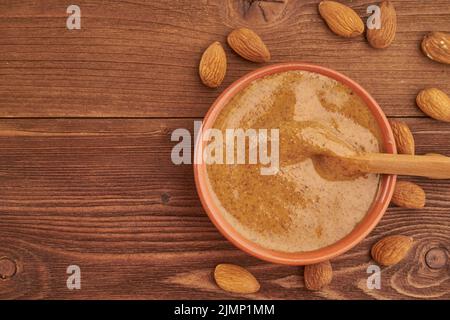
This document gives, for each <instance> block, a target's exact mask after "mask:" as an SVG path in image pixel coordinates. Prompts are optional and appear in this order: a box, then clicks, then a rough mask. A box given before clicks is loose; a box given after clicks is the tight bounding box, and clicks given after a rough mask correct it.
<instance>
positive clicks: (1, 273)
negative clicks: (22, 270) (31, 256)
mask: <svg viewBox="0 0 450 320" xmlns="http://www.w3.org/2000/svg"><path fill="white" fill-rule="evenodd" d="M16 272H17V266H16V263H15V262H14V261H13V260H11V259H10V258H8V257H1V258H0V279H3V280H5V279H9V278H11V277H13V276H14V275H15V274H16Z"/></svg>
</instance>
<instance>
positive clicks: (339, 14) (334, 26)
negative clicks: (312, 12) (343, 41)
mask: <svg viewBox="0 0 450 320" xmlns="http://www.w3.org/2000/svg"><path fill="white" fill-rule="evenodd" d="M319 12H320V15H321V16H322V18H323V19H324V20H325V22H326V23H327V25H328V27H329V28H330V29H331V30H332V31H333V32H334V33H336V34H337V35H340V36H342V37H346V38H353V37H357V36H359V35H360V34H362V33H363V32H364V22H363V21H362V20H361V18H360V17H359V16H358V14H357V13H356V12H355V11H354V10H353V9H352V8H350V7H347V6H346V5H343V4H341V3H339V2H335V1H322V2H321V3H320V4H319Z"/></svg>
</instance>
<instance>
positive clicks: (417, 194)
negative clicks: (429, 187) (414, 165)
mask: <svg viewBox="0 0 450 320" xmlns="http://www.w3.org/2000/svg"><path fill="white" fill-rule="evenodd" d="M425 198H426V196H425V191H423V189H422V188H421V187H420V186H418V185H417V184H415V183H412V182H408V181H398V182H397V184H396V185H395V189H394V195H393V196H392V202H393V203H394V204H395V205H397V206H399V207H404V208H409V209H420V208H423V207H424V206H425V201H426V199H425Z"/></svg>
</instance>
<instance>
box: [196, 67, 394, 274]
mask: <svg viewBox="0 0 450 320" xmlns="http://www.w3.org/2000/svg"><path fill="white" fill-rule="evenodd" d="M288 71H304V72H309V73H315V74H319V75H322V76H325V77H328V78H330V79H333V80H335V81H337V82H338V83H340V84H343V85H344V86H346V87H348V88H349V89H350V90H351V91H352V92H353V93H354V94H356V95H357V96H358V97H359V98H361V100H362V101H363V102H364V104H365V105H366V106H367V108H368V109H369V111H370V113H371V115H372V116H373V118H374V119H375V122H376V125H377V126H378V129H379V132H380V139H379V140H380V142H379V143H380V147H381V149H382V150H383V152H386V153H396V152H397V150H396V146H395V140H394V136H393V133H392V130H391V127H390V125H389V122H388V120H387V118H386V116H385V115H384V113H383V111H382V109H381V108H380V107H379V106H378V104H377V103H376V101H375V100H374V99H373V98H372V97H371V96H370V95H369V93H367V92H366V91H365V90H364V89H363V88H362V87H361V86H360V85H358V84H357V83H356V82H354V81H353V80H351V79H349V78H348V77H346V76H344V75H342V74H340V73H338V72H336V71H334V70H331V69H328V68H324V67H321V66H317V65H312V64H306V63H283V64H276V65H271V66H267V67H263V68H261V69H258V70H256V71H254V72H251V73H249V74H247V75H245V76H244V77H242V78H241V79H239V80H237V81H236V82H234V83H233V84H232V85H230V86H229V87H228V88H227V89H226V90H225V91H224V92H223V93H222V94H221V95H220V96H219V98H217V100H216V101H215V102H214V104H213V105H212V106H211V108H210V109H209V111H208V113H207V115H206V116H205V118H204V121H203V125H202V130H203V132H205V130H207V129H211V128H213V126H214V124H215V122H216V120H217V119H218V116H219V114H220V113H221V111H222V110H223V109H224V108H225V107H226V106H227V104H228V103H229V102H230V101H231V99H232V98H233V97H235V96H236V95H237V94H238V93H239V92H241V90H244V89H245V88H247V87H248V86H249V85H250V84H251V83H252V82H254V81H255V80H259V79H262V78H265V77H267V76H272V75H275V74H279V73H283V72H288ZM201 138H202V136H201V135H199V137H198V139H197V141H196V149H195V150H196V151H195V155H194V159H195V160H196V161H195V164H194V177H195V184H196V188H197V192H198V194H199V197H200V200H201V203H202V205H203V207H204V209H205V211H206V213H207V214H208V216H209V218H210V219H211V221H212V222H213V223H214V225H215V226H216V227H217V229H218V230H219V231H220V232H221V233H222V234H223V235H224V236H225V237H226V238H227V239H228V240H229V241H230V242H232V243H233V244H234V245H235V246H237V247H238V248H240V249H241V250H243V251H245V252H247V253H248V254H250V255H253V256H255V257H257V258H259V259H262V260H265V261H269V262H273V263H279V264H287V265H308V264H314V263H318V262H321V261H325V260H329V259H331V258H333V257H336V256H338V255H340V254H343V253H344V252H346V251H348V250H350V249H351V248H352V247H354V246H355V245H357V244H358V243H359V242H361V241H362V240H363V239H364V238H365V237H366V236H367V235H368V234H369V233H370V232H371V231H372V230H373V229H374V228H375V226H376V225H377V224H378V222H379V221H380V219H381V218H382V216H383V214H384V213H385V212H386V209H387V207H388V206H389V203H390V201H391V198H392V194H393V192H394V187H395V182H396V176H394V175H382V176H381V177H380V180H379V185H378V189H377V190H378V191H376V194H375V198H374V200H373V202H371V205H370V207H369V209H368V211H367V213H365V215H364V216H363V218H362V219H361V220H360V221H359V223H357V225H356V226H355V227H354V228H353V227H352V228H353V229H351V232H349V233H348V234H346V235H345V236H344V237H342V238H340V240H337V241H336V242H333V243H331V244H329V245H326V246H324V247H320V248H318V249H314V250H305V251H297V252H287V251H285V250H274V249H270V248H268V247H267V246H262V245H261V244H258V243H256V242H255V241H251V240H249V238H248V237H246V236H244V235H243V234H242V232H239V231H238V230H237V229H236V228H235V227H234V226H233V225H232V224H231V223H230V222H229V220H227V219H226V218H225V217H224V215H223V211H221V209H220V208H219V205H218V204H217V201H215V200H214V199H215V198H214V192H213V190H212V189H211V185H210V183H209V181H208V172H207V165H206V164H205V162H204V161H201V160H202V158H203V154H202V153H203V152H202V150H203V149H204V147H205V146H206V144H207V142H206V141H204V140H203V139H201ZM350 196H351V195H350ZM344 201H345V199H344Z"/></svg>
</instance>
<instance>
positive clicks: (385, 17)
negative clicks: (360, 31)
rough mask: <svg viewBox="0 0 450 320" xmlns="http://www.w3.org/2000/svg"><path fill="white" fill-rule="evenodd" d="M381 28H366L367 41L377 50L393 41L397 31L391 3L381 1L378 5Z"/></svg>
mask: <svg viewBox="0 0 450 320" xmlns="http://www.w3.org/2000/svg"><path fill="white" fill-rule="evenodd" d="M380 11H381V28H380V29H369V28H367V40H368V41H369V43H370V45H371V46H372V47H374V48H377V49H384V48H387V47H388V46H389V45H390V44H391V43H392V41H394V39H395V33H396V31H397V13H396V12H395V7H394V5H393V4H392V2H391V1H383V2H382V3H381V4H380Z"/></svg>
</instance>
